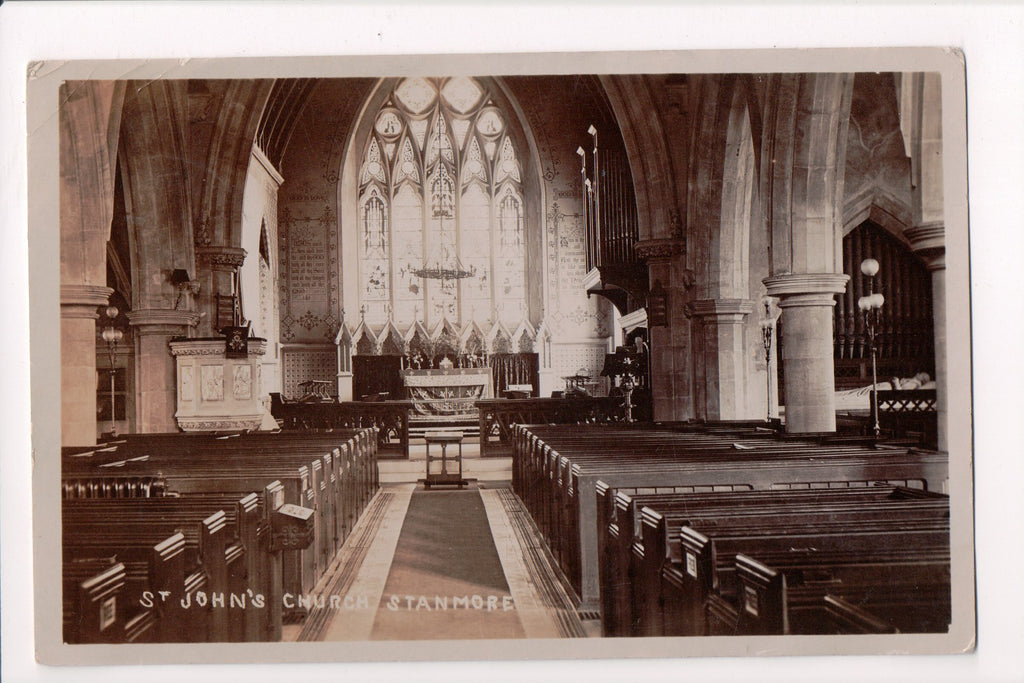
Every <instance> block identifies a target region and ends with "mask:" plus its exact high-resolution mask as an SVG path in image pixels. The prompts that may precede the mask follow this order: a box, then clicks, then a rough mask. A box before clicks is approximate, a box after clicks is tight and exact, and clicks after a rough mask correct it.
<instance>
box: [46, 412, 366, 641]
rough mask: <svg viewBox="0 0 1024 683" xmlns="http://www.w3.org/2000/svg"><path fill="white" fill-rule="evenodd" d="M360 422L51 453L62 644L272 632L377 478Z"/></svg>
mask: <svg viewBox="0 0 1024 683" xmlns="http://www.w3.org/2000/svg"><path fill="white" fill-rule="evenodd" d="M376 449H377V439H376V434H375V433H374V431H373V430H345V431H335V432H330V433H301V432H296V433H287V434H285V433H279V434H270V433H253V434H222V435H198V434H146V435H133V436H128V437H124V438H122V439H121V440H119V441H116V442H108V443H105V444H102V445H101V446H98V447H93V448H66V449H64V450H63V452H62V472H61V476H62V493H63V499H62V548H63V562H62V569H63V603H64V638H65V641H66V642H69V643H119V642H242V641H274V640H279V639H280V637H281V631H282V626H283V624H284V623H285V622H286V621H288V620H297V619H301V618H302V617H303V616H304V614H305V612H306V611H307V608H308V603H304V601H303V600H301V599H300V597H299V596H306V595H308V594H309V593H310V591H312V590H313V587H314V586H315V585H316V583H317V582H318V581H319V580H320V578H321V577H322V576H323V575H324V573H325V572H326V570H327V568H328V566H329V564H330V562H331V560H332V559H333V558H334V556H335V554H336V553H337V551H338V550H339V549H340V547H341V545H342V543H344V541H345V539H346V538H347V536H348V534H349V533H350V531H351V530H352V528H353V527H354V526H355V524H356V522H357V521H358V519H359V516H360V514H361V513H362V511H363V510H364V509H365V507H366V506H367V504H368V503H369V501H370V499H371V498H372V496H373V495H374V493H375V492H376V490H377V488H378V487H379V478H378V473H377V463H376Z"/></svg>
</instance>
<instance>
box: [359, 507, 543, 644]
mask: <svg viewBox="0 0 1024 683" xmlns="http://www.w3.org/2000/svg"><path fill="white" fill-rule="evenodd" d="M524 637H526V633H525V631H524V630H523V626H522V624H521V623H520V621H519V617H518V615H517V613H516V608H515V601H514V600H513V598H512V594H511V592H510V591H509V587H508V583H507V582H506V580H505V574H504V571H503V570H502V566H501V561H500V560H499V558H498V552H497V550H496V549H495V546H494V540H493V538H492V536H491V528H490V526H489V524H488V522H487V515H486V512H485V510H484V504H483V501H482V500H481V498H480V492H479V491H477V490H475V489H473V490H468V491H443V490H442V491H437V490H435V491H416V492H415V493H413V495H412V500H411V501H410V503H409V509H408V512H407V513H406V517H405V523H404V524H403V526H402V532H401V535H400V536H399V538H398V545H397V547H396V548H395V554H394V558H393V560H392V563H391V572H390V574H389V575H388V580H387V583H386V584H385V586H384V592H383V595H382V597H381V601H380V604H379V606H378V609H377V618H376V621H375V622H374V625H373V632H372V635H371V638H372V639H373V640H428V639H429V640H439V639H440V640H448V639H456V640H465V639H479V638H524Z"/></svg>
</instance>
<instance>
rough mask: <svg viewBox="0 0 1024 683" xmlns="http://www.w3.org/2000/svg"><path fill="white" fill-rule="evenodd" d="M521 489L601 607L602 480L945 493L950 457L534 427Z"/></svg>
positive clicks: (686, 486) (518, 448)
mask: <svg viewBox="0 0 1024 683" xmlns="http://www.w3.org/2000/svg"><path fill="white" fill-rule="evenodd" d="M513 444H514V461H513V485H514V488H515V490H516V492H517V493H518V494H519V495H520V497H521V498H522V499H523V502H524V505H525V506H526V507H527V509H528V510H529V511H530V513H531V514H532V515H533V517H534V519H535V521H536V523H537V525H538V528H539V530H540V531H541V534H542V536H543V537H544V538H545V540H546V541H547V543H548V545H549V547H550V549H551V551H552V553H553V554H554V555H555V557H556V559H557V560H558V561H559V564H560V566H561V567H562V569H563V571H564V572H565V573H566V575H567V577H568V578H569V579H570V582H571V583H572V584H573V586H574V587H575V588H576V590H577V592H578V594H579V596H580V598H581V605H582V607H581V608H583V609H594V610H596V609H598V605H599V592H600V589H599V585H598V557H597V499H596V484H597V482H598V481H599V480H603V481H605V483H606V484H607V485H608V486H610V487H613V488H618V487H635V488H642V487H649V488H650V489H651V491H654V490H655V489H657V488H664V489H667V490H688V491H701V490H707V491H711V490H722V489H728V490H767V489H778V488H793V487H804V488H812V487H813V488H824V487H829V486H831V485H836V484H837V483H840V482H841V485H842V486H844V487H845V486H851V485H854V486H868V485H870V484H872V483H874V482H889V483H894V484H900V485H909V486H912V487H917V488H922V489H940V490H941V488H942V487H943V486H945V482H946V479H947V470H948V466H947V458H946V456H945V455H944V454H939V453H932V452H923V451H916V450H913V449H907V448H903V447H892V448H890V447H885V448H882V447H875V448H872V447H867V446H864V445H858V444H852V445H847V444H833V445H822V444H817V443H813V442H799V441H792V440H785V441H783V440H778V439H775V438H774V435H773V433H772V432H771V431H768V430H759V429H757V428H754V427H751V426H749V425H730V426H726V427H723V428H722V429H720V430H713V431H709V430H707V429H703V430H701V429H697V430H694V431H691V432H687V431H685V430H682V429H675V430H661V431H656V430H646V431H641V430H638V429H635V428H630V427H623V426H607V427H605V426H587V427H586V428H579V427H573V426H551V425H533V426H526V425H522V426H518V427H517V428H516V432H515V438H514V440H513Z"/></svg>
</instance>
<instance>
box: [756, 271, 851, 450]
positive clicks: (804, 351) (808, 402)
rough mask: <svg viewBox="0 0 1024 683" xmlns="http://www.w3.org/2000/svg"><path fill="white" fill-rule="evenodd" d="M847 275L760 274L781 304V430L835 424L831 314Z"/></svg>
mask: <svg viewBox="0 0 1024 683" xmlns="http://www.w3.org/2000/svg"><path fill="white" fill-rule="evenodd" d="M847 280H849V277H848V276H846V275H843V274H837V273H810V274H805V273H801V274H794V275H778V276H774V277H769V278H765V279H764V284H765V286H766V287H767V288H768V295H769V296H774V297H777V298H779V308H780V309H782V358H781V359H780V362H781V363H782V368H783V374H784V377H785V382H786V431H787V432H790V433H808V432H834V431H835V430H836V396H835V361H834V358H833V353H834V350H833V343H832V318H833V309H834V308H835V304H836V302H835V295H836V294H838V293H840V292H843V291H845V290H846V282H847Z"/></svg>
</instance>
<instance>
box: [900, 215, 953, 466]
mask: <svg viewBox="0 0 1024 683" xmlns="http://www.w3.org/2000/svg"><path fill="white" fill-rule="evenodd" d="M904 234H905V235H906V237H907V239H908V240H910V248H911V249H913V250H914V252H916V253H917V254H919V255H920V256H921V257H922V258H923V259H924V262H925V263H926V264H927V266H928V270H929V271H931V274H932V322H933V329H934V331H935V332H934V333H935V410H936V413H938V415H937V417H938V448H939V450H940V451H945V450H948V448H949V447H948V442H947V437H948V435H949V413H948V406H947V398H946V397H947V396H948V393H947V392H948V391H949V387H948V385H947V379H946V377H947V375H946V371H947V369H946V247H945V241H946V230H945V226H943V225H942V224H931V225H920V226H917V227H914V228H909V229H907V230H906V231H905V232H904Z"/></svg>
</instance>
